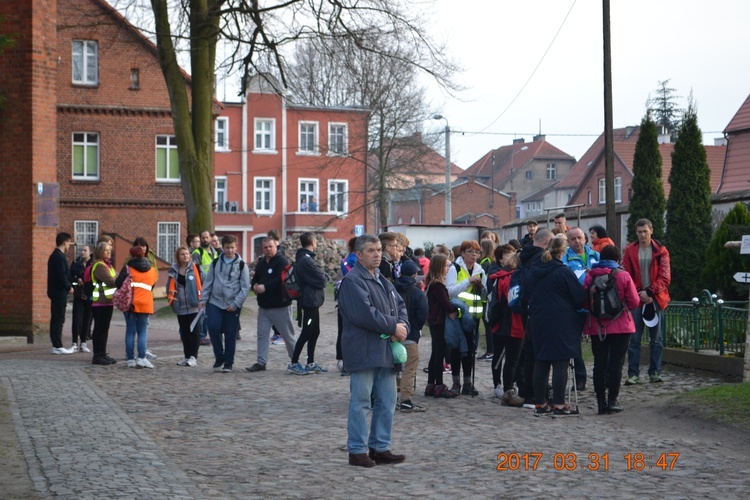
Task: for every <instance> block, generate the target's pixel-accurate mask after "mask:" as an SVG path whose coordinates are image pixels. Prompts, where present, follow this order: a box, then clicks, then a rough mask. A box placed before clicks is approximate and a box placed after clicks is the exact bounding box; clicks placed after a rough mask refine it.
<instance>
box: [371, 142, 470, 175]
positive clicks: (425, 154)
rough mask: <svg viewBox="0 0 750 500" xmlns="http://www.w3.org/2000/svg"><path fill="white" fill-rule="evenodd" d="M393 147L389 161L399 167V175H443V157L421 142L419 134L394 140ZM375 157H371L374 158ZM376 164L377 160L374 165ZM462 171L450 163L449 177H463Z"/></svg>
mask: <svg viewBox="0 0 750 500" xmlns="http://www.w3.org/2000/svg"><path fill="white" fill-rule="evenodd" d="M394 143H395V145H394V147H393V149H392V150H391V151H390V153H389V161H390V162H391V163H392V164H395V165H400V164H401V163H404V166H399V170H401V173H408V174H415V175H416V174H424V175H440V174H442V175H445V157H444V156H443V155H441V154H440V153H438V152H437V151H435V150H434V149H432V148H431V147H429V146H427V145H426V144H424V142H422V137H421V135H420V134H415V135H412V136H409V137H403V138H397V139H395V140H394ZM374 156H375V155H371V157H374ZM372 161H373V160H372V159H371V160H370V162H371V165H372V164H375V165H376V164H377V159H376V160H375V163H372ZM463 173H464V170H463V169H462V168H460V167H459V166H458V165H456V164H455V163H453V162H451V175H452V176H454V177H457V176H460V175H463Z"/></svg>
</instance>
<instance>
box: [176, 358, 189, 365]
mask: <svg viewBox="0 0 750 500" xmlns="http://www.w3.org/2000/svg"><path fill="white" fill-rule="evenodd" d="M187 364H188V359H187V358H182V359H181V360H179V361H178V362H177V366H187Z"/></svg>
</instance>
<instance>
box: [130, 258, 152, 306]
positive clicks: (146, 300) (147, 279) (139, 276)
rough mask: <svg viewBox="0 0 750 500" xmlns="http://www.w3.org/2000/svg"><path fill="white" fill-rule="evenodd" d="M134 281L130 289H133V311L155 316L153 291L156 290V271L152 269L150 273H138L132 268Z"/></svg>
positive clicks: (131, 274)
mask: <svg viewBox="0 0 750 500" xmlns="http://www.w3.org/2000/svg"><path fill="white" fill-rule="evenodd" d="M130 276H131V277H132V281H131V282H130V287H131V288H132V289H133V306H132V307H131V311H133V312H136V313H142V314H154V295H153V294H152V293H151V291H152V290H153V289H154V285H155V284H156V280H157V279H158V277H157V275H156V270H155V269H154V268H153V267H152V268H149V270H148V271H145V272H144V271H138V270H137V269H135V268H133V267H131V268H130Z"/></svg>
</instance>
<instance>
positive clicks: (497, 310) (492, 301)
mask: <svg viewBox="0 0 750 500" xmlns="http://www.w3.org/2000/svg"><path fill="white" fill-rule="evenodd" d="M488 279H489V278H488ZM499 286H500V280H499V279H494V280H490V281H489V286H488V287H487V306H486V307H485V308H484V320H485V321H486V322H487V324H488V325H496V324H497V323H500V320H501V319H502V317H503V308H502V303H501V301H500V299H501V297H500V289H499V288H498V287H499Z"/></svg>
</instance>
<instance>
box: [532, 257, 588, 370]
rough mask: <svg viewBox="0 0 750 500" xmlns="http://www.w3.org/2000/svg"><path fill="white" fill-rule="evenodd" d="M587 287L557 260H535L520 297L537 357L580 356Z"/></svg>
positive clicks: (559, 358)
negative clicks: (581, 310) (526, 308)
mask: <svg viewBox="0 0 750 500" xmlns="http://www.w3.org/2000/svg"><path fill="white" fill-rule="evenodd" d="M586 299H587V296H586V290H585V289H584V288H583V285H581V283H580V282H579V281H578V279H577V278H576V276H575V274H574V273H573V271H571V270H570V268H569V267H568V266H566V265H565V264H563V263H562V262H561V261H559V260H557V259H552V260H551V261H549V262H541V261H539V262H537V263H535V264H534V265H533V266H531V269H530V270H529V272H528V274H527V275H526V278H525V280H524V287H523V290H522V291H521V300H522V302H524V301H525V302H526V303H528V305H529V309H528V323H527V327H526V330H527V332H529V333H530V334H531V341H532V343H533V346H534V354H535V356H536V359H538V360H541V361H559V360H563V359H570V358H578V357H580V356H581V332H582V331H583V322H584V318H583V316H582V315H580V314H578V312H577V310H578V309H580V308H582V307H584V306H585V305H586Z"/></svg>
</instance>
